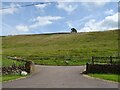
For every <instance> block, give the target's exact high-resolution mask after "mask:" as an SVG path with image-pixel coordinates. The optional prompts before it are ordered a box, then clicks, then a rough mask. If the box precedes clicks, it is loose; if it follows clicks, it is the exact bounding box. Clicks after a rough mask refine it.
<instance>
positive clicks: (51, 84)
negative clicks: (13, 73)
mask: <svg viewBox="0 0 120 90" xmlns="http://www.w3.org/2000/svg"><path fill="white" fill-rule="evenodd" d="M36 68H37V73H36V74H33V75H32V76H30V77H27V78H24V79H20V80H15V81H9V82H4V83H3V84H2V86H3V88H118V83H114V82H109V81H104V80H99V79H95V78H89V77H85V76H83V74H81V73H82V72H83V71H84V69H85V66H41V65H37V66H36Z"/></svg>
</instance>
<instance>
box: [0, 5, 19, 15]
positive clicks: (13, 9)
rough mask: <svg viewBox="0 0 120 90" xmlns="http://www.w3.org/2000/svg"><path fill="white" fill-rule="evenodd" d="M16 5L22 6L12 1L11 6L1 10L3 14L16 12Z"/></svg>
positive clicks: (0, 12)
mask: <svg viewBox="0 0 120 90" xmlns="http://www.w3.org/2000/svg"><path fill="white" fill-rule="evenodd" d="M16 6H17V7H20V5H19V4H16V5H15V4H14V3H11V4H10V6H9V7H10V8H8V9H2V10H0V14H3V15H6V14H14V13H16V12H18V8H15V7H16Z"/></svg>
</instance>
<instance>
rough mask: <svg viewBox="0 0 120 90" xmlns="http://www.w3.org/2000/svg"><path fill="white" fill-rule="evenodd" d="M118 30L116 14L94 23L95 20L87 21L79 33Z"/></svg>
mask: <svg viewBox="0 0 120 90" xmlns="http://www.w3.org/2000/svg"><path fill="white" fill-rule="evenodd" d="M117 28H118V13H115V14H113V15H111V16H107V17H105V18H104V19H103V20H101V21H96V20H95V19H91V20H89V21H88V22H87V23H85V25H84V27H83V28H82V29H81V30H80V31H84V32H89V31H99V30H110V29H117Z"/></svg>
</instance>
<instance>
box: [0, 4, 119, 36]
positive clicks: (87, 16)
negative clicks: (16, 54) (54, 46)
mask: <svg viewBox="0 0 120 90" xmlns="http://www.w3.org/2000/svg"><path fill="white" fill-rule="evenodd" d="M31 4H34V5H32V6H26V7H22V6H24V5H31ZM15 7H19V8H15ZM1 8H7V9H0V18H2V22H0V23H1V26H0V31H2V33H0V35H2V36H7V35H19V34H42V33H57V32H70V31H71V28H76V29H77V31H78V32H91V31H105V30H111V29H117V28H118V3H117V2H2V7H1Z"/></svg>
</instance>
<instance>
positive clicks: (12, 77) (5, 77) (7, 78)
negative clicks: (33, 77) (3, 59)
mask: <svg viewBox="0 0 120 90" xmlns="http://www.w3.org/2000/svg"><path fill="white" fill-rule="evenodd" d="M22 77H25V76H21V75H20V74H11V75H3V76H0V82H5V81H10V80H15V79H18V78H22Z"/></svg>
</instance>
